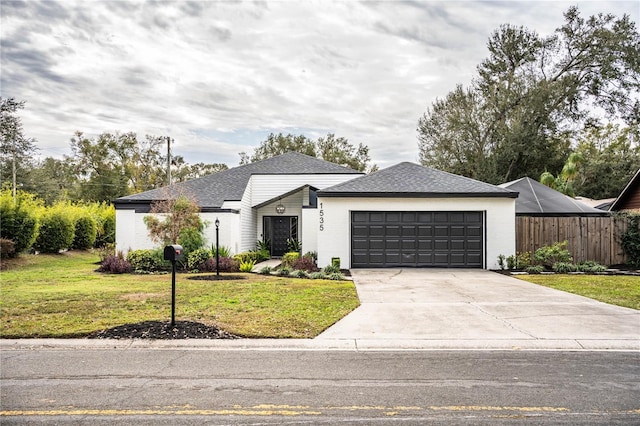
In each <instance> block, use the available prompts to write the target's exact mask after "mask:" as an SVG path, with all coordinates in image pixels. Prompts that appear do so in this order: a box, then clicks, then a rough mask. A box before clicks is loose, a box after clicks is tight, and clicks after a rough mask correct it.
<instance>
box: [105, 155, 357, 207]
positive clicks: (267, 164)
mask: <svg viewBox="0 0 640 426" xmlns="http://www.w3.org/2000/svg"><path fill="white" fill-rule="evenodd" d="M318 174H354V175H355V174H361V172H358V171H357V170H353V169H350V168H348V167H344V166H340V165H338V164H334V163H330V162H328V161H324V160H320V159H318V158H314V157H310V156H308V155H304V154H300V153H298V152H288V153H286V154H282V155H278V156H276V157H272V158H268V159H266V160H263V161H258V162H255V163H250V164H245V165H243V166H238V167H234V168H232V169H229V170H225V171H222V172H218V173H213V174H211V175H208V176H204V177H201V178H198V179H193V180H190V181H187V182H182V183H177V184H174V185H171V186H168V187H165V188H158V189H152V190H150V191H145V192H141V193H139V194H134V195H128V196H126V197H121V198H118V199H117V200H115V204H116V205H123V204H141V203H149V202H152V201H156V200H163V199H166V198H167V194H176V193H181V192H182V193H187V194H191V195H193V196H194V197H195V198H196V200H197V201H198V203H199V205H200V207H202V208H220V207H222V204H223V203H224V202H225V201H237V200H241V199H242V195H243V194H244V190H245V188H246V187H247V184H248V182H249V179H250V178H251V176H252V175H318Z"/></svg>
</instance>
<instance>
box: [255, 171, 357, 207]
mask: <svg viewBox="0 0 640 426" xmlns="http://www.w3.org/2000/svg"><path fill="white" fill-rule="evenodd" d="M358 176H360V175H357V174H350V175H348V174H345V175H254V176H252V177H251V181H250V183H249V186H250V187H251V192H250V193H251V205H252V206H257V205H258V204H262V203H264V202H265V201H269V200H271V199H273V198H275V197H277V196H279V195H281V194H286V193H287V192H289V191H293V190H294V189H297V188H300V187H301V186H304V185H310V186H313V187H315V188H318V189H323V188H328V187H330V186H333V185H337V184H339V183H342V182H346V181H348V180H351V179H354V178H356V177H358ZM243 199H244V198H243Z"/></svg>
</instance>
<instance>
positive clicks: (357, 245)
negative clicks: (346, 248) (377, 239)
mask: <svg viewBox="0 0 640 426" xmlns="http://www.w3.org/2000/svg"><path fill="white" fill-rule="evenodd" d="M351 248H352V249H353V250H354V251H356V250H364V251H366V250H368V249H369V239H368V238H353V239H352V240H351Z"/></svg>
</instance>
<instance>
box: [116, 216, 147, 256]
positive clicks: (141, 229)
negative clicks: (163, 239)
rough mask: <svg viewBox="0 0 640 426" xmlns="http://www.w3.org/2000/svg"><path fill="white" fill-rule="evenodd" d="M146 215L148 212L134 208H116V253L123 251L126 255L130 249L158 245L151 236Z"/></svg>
mask: <svg viewBox="0 0 640 426" xmlns="http://www.w3.org/2000/svg"><path fill="white" fill-rule="evenodd" d="M144 216H146V214H141V213H136V211H135V210H133V209H131V210H128V209H127V210H116V253H117V252H119V251H121V252H123V253H124V254H125V255H126V253H128V252H129V250H139V249H152V248H155V247H156V245H155V244H154V243H153V241H151V238H149V233H148V232H147V225H145V224H144V221H143V217H144Z"/></svg>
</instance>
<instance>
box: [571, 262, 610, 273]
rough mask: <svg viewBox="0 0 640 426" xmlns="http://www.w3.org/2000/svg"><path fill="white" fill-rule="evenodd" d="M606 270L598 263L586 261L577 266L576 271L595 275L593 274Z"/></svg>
mask: <svg viewBox="0 0 640 426" xmlns="http://www.w3.org/2000/svg"><path fill="white" fill-rule="evenodd" d="M606 270H607V267H606V266H604V265H601V264H599V263H598V262H594V261H593V260H587V261H585V262H582V263H581V264H579V265H578V271H582V272H587V273H591V274H593V273H595V272H604V271H606Z"/></svg>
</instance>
